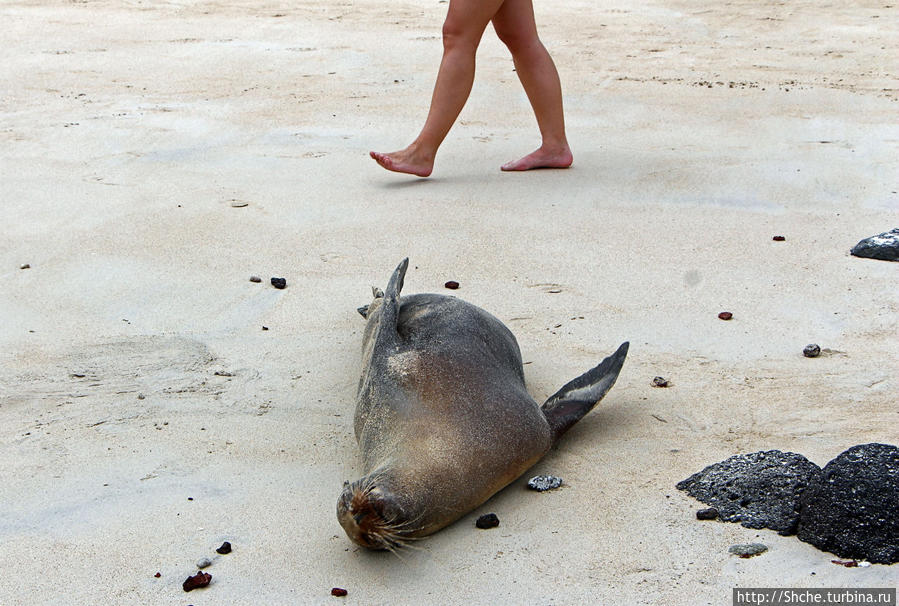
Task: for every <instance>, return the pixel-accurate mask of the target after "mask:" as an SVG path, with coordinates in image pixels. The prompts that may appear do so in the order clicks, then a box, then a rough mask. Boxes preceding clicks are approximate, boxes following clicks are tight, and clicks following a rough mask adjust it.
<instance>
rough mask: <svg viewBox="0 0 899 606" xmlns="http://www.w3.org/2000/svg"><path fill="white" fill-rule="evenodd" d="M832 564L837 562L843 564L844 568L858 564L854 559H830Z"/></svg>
mask: <svg viewBox="0 0 899 606" xmlns="http://www.w3.org/2000/svg"><path fill="white" fill-rule="evenodd" d="M831 562H833V563H834V564H839V565H840V566H845V567H846V568H855V567H856V566H858V562H856V561H855V560H848V561H847V560H831Z"/></svg>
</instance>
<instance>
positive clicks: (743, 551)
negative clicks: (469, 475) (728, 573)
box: [727, 543, 768, 558]
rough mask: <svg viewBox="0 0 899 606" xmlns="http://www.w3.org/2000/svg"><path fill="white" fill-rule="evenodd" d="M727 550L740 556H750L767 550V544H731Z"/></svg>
mask: <svg viewBox="0 0 899 606" xmlns="http://www.w3.org/2000/svg"><path fill="white" fill-rule="evenodd" d="M727 551H728V552H730V553H732V554H733V555H736V556H740V557H741V558H751V557H752V556H757V555H759V554H760V553H765V552H766V551H768V546H767V545H762V544H761V543H746V544H743V545H731V546H730V549H728V550H727Z"/></svg>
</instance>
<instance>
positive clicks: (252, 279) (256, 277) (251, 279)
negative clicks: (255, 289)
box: [250, 276, 262, 282]
mask: <svg viewBox="0 0 899 606" xmlns="http://www.w3.org/2000/svg"><path fill="white" fill-rule="evenodd" d="M250 282H262V278H260V277H259V276H250Z"/></svg>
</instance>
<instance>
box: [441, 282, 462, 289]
mask: <svg viewBox="0 0 899 606" xmlns="http://www.w3.org/2000/svg"><path fill="white" fill-rule="evenodd" d="M444 286H445V287H446V288H448V289H450V290H456V289H457V288H459V283H458V282H456V281H455V280H450V281H449V282H447V283H446V284H444Z"/></svg>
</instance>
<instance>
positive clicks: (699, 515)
mask: <svg viewBox="0 0 899 606" xmlns="http://www.w3.org/2000/svg"><path fill="white" fill-rule="evenodd" d="M717 517H718V510H717V509H715V508H714V507H709V508H708V509H700V510H699V511H697V512H696V519H697V520H714V519H716V518H717Z"/></svg>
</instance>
